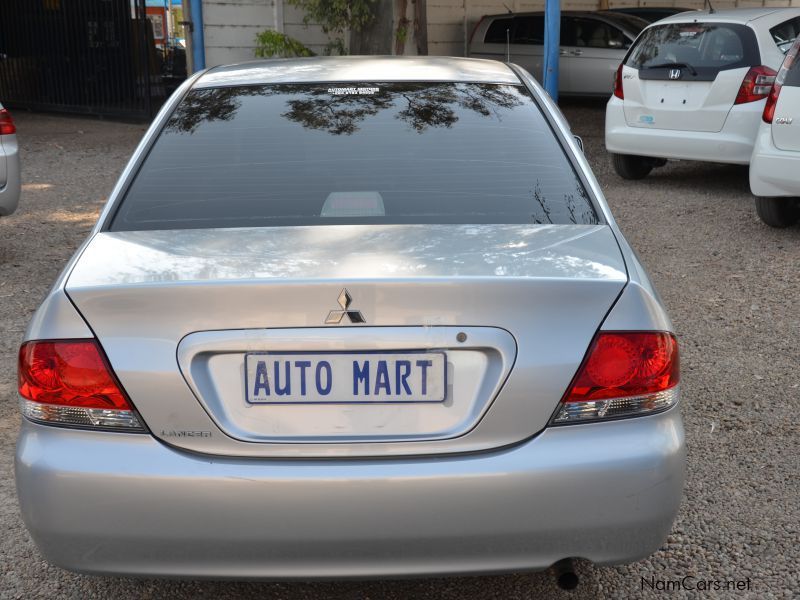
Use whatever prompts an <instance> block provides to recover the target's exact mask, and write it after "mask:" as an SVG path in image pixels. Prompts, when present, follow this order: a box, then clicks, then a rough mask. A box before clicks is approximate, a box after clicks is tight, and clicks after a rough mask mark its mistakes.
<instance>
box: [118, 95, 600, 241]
mask: <svg viewBox="0 0 800 600" xmlns="http://www.w3.org/2000/svg"><path fill="white" fill-rule="evenodd" d="M598 221H599V217H598V213H597V212H596V211H595V209H594V207H593V205H592V202H591V200H590V199H589V196H588V194H587V192H586V190H585V188H584V186H583V185H582V183H581V182H580V180H579V178H578V177H577V175H576V173H575V171H574V169H573V167H572V165H571V164H570V162H569V160H568V159H567V157H566V156H565V153H564V150H563V149H562V147H561V145H560V144H559V142H558V140H557V139H556V137H555V135H554V133H553V131H552V129H551V127H550V125H549V124H548V122H547V121H546V119H545V118H544V116H543V115H542V113H541V110H540V109H539V108H538V106H537V104H536V103H535V101H534V100H533V98H532V97H531V96H530V94H529V92H528V91H527V89H526V88H524V87H522V86H519V85H499V84H478V83H358V84H352V83H348V84H327V83H324V84H281V85H254V86H239V87H236V86H234V87H218V88H207V89H195V90H192V91H190V92H189V93H188V94H187V95H186V97H185V98H184V99H183V100H182V101H181V103H180V104H179V105H178V107H177V108H176V109H175V111H174V112H173V113H172V115H171V116H170V117H169V119H168V121H167V122H166V125H165V126H164V128H163V131H162V132H161V134H160V135H159V137H158V139H157V141H156V142H155V144H154V145H153V147H152V148H151V150H150V151H149V153H148V155H147V158H146V159H145V161H144V163H143V164H142V165H141V167H140V169H139V172H138V174H137V175H136V177H135V179H134V181H133V183H132V184H131V185H130V187H129V189H128V191H127V193H126V195H125V197H124V199H123V201H122V203H121V205H120V206H119V207H118V209H117V211H116V214H115V216H114V218H113V221H112V223H111V226H110V229H111V230H115V231H125V230H141V229H184V228H210V227H248V226H279V225H332V224H365V223H366V224H395V223H398V224H399V223H403V224H409V223H411V224H414V223H420V224H424V223H460V224H471V223H474V224H485V223H542V224H549V223H554V224H568V223H574V224H595V223H598Z"/></svg>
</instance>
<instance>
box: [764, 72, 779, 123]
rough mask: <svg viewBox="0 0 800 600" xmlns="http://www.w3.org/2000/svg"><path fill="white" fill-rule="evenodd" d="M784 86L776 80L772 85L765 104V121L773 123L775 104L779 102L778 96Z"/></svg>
mask: <svg viewBox="0 0 800 600" xmlns="http://www.w3.org/2000/svg"><path fill="white" fill-rule="evenodd" d="M782 87H783V86H782V85H781V84H780V83H778V82H777V80H776V81H775V83H774V84H773V86H772V91H770V93H769V96H767V103H766V104H765V105H764V114H763V116H762V118H763V119H764V122H765V123H772V120H773V119H774V118H775V106H776V105H777V104H778V96H780V94H781V88H782Z"/></svg>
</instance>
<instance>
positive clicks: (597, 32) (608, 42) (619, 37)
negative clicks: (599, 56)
mask: <svg viewBox="0 0 800 600" xmlns="http://www.w3.org/2000/svg"><path fill="white" fill-rule="evenodd" d="M627 42H628V40H627V38H626V37H625V35H624V34H623V33H622V32H621V31H620V30H619V29H617V28H616V27H612V26H611V25H609V24H608V23H603V22H602V21H597V20H595V19H575V45H576V46H579V47H582V48H605V49H607V50H622V49H623V48H624V47H625V46H626V45H627Z"/></svg>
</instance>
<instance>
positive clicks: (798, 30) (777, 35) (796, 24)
mask: <svg viewBox="0 0 800 600" xmlns="http://www.w3.org/2000/svg"><path fill="white" fill-rule="evenodd" d="M769 32H770V33H771V34H772V39H773V40H775V44H776V45H777V46H778V48H780V50H781V52H784V53H786V52H788V51H789V48H791V47H792V43H793V42H794V41H795V40H796V39H797V36H798V35H800V17H795V18H794V19H789V20H788V21H784V22H783V23H781V24H780V25H776V26H775V27H773V28H772V29H770V30H769Z"/></svg>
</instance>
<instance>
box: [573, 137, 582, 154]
mask: <svg viewBox="0 0 800 600" xmlns="http://www.w3.org/2000/svg"><path fill="white" fill-rule="evenodd" d="M573 137H574V138H575V143H576V144H578V148H580V149H581V152H583V139H582V138H581V136H579V135H576V136H573Z"/></svg>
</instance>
